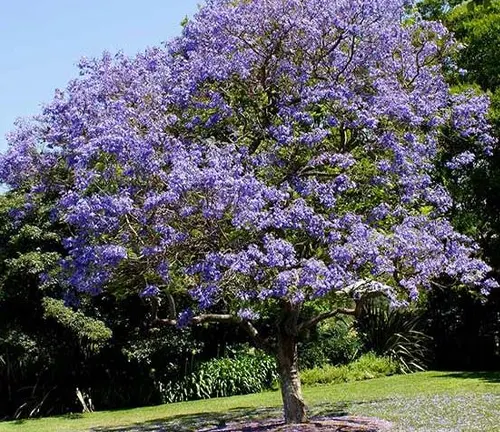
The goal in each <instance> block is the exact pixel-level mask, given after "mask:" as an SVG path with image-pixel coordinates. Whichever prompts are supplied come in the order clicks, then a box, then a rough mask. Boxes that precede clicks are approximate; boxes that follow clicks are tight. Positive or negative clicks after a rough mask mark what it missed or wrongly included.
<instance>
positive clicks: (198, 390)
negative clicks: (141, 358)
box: [162, 350, 277, 403]
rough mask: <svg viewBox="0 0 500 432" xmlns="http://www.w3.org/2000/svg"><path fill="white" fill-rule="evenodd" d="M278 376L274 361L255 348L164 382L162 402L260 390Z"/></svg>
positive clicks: (203, 364) (268, 386)
mask: <svg viewBox="0 0 500 432" xmlns="http://www.w3.org/2000/svg"><path fill="white" fill-rule="evenodd" d="M276 379H277V372H276V363H275V360H274V359H273V358H272V357H270V356H268V355H266V354H263V353H260V352H258V351H254V350H247V351H238V352H236V354H235V356H234V357H232V358H230V357H224V358H219V359H213V360H210V361H207V362H205V363H202V364H201V365H200V366H199V368H198V370H196V371H195V372H194V373H192V374H189V375H187V376H186V377H185V378H183V379H182V380H179V381H177V382H169V383H167V384H166V385H162V394H163V401H164V402H165V403H168V402H180V401H185V400H193V399H205V398H212V397H225V396H234V395H242V394H248V393H258V392H261V391H263V390H265V389H268V388H270V387H271V386H272V384H273V382H274V381H275V380H276Z"/></svg>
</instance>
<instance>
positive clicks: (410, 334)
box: [358, 303, 431, 373]
mask: <svg viewBox="0 0 500 432" xmlns="http://www.w3.org/2000/svg"><path fill="white" fill-rule="evenodd" d="M422 328H423V323H422V319H421V318H420V316H419V315H417V314H415V312H413V311H410V310H406V309H394V308H390V307H388V306H387V305H383V304H379V303H369V304H367V305H365V306H364V307H363V311H362V314H361V317H360V319H359V320H358V329H359V332H360V335H361V338H362V340H363V343H364V346H365V348H366V350H368V351H373V352H374V353H376V354H377V355H379V356H386V357H390V358H391V359H393V360H394V361H395V362H397V364H398V365H399V369H400V371H401V372H403V373H410V372H415V371H419V370H420V371H421V370H425V369H426V366H427V364H428V363H429V361H430V354H431V351H430V349H429V343H430V341H431V337H430V336H428V335H426V334H425V333H423V331H421V329H422Z"/></svg>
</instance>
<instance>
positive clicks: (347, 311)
mask: <svg viewBox="0 0 500 432" xmlns="http://www.w3.org/2000/svg"><path fill="white" fill-rule="evenodd" d="M339 314H340V315H352V316H355V314H356V310H355V309H344V308H339V309H335V310H333V311H330V312H325V313H322V314H319V315H316V316H315V317H314V318H311V319H310V320H308V321H304V322H303V323H301V324H299V331H300V330H304V329H309V328H311V327H314V326H316V325H318V324H319V323H320V322H321V321H324V320H326V319H328V318H333V317H334V316H337V315H339Z"/></svg>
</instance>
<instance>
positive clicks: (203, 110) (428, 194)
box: [0, 0, 496, 422]
mask: <svg viewBox="0 0 500 432" xmlns="http://www.w3.org/2000/svg"><path fill="white" fill-rule="evenodd" d="M409 6H410V4H409V2H407V1H405V0H390V1H387V0H375V1H373V0H370V1H368V0H357V1H347V0H336V1H331V0H286V1H282V0H279V1H278V0H276V1H275V0H253V1H236V2H235V1H228V0H210V1H208V2H207V5H206V6H204V7H203V8H201V9H200V11H199V12H198V13H197V14H196V16H195V17H194V18H193V19H192V20H190V21H189V22H187V23H186V24H185V26H184V29H183V33H182V35H181V36H180V37H178V38H177V39H175V40H173V41H171V42H170V43H168V44H167V46H166V48H154V49H150V50H148V51H146V52H144V53H142V54H139V55H137V56H136V57H134V58H128V57H125V56H123V55H117V56H114V57H112V56H110V55H108V54H106V55H104V56H103V57H102V58H101V59H94V60H83V61H82V62H81V64H80V73H81V77H80V78H78V79H76V80H74V81H72V82H71V83H70V84H69V86H68V88H67V89H66V90H65V91H64V92H58V93H57V94H56V97H55V98H54V100H53V101H52V102H51V103H50V104H48V105H47V106H46V107H45V108H44V110H43V112H42V114H41V115H40V116H38V117H37V118H36V119H34V120H33V121H31V122H25V123H21V124H20V125H19V127H18V128H17V130H16V131H15V132H14V133H13V134H12V135H11V137H10V142H11V150H10V151H9V152H8V153H7V154H6V155H4V156H2V158H1V160H0V178H1V179H2V181H4V182H7V183H8V184H10V185H11V187H13V188H17V189H22V190H24V191H26V193H27V196H28V197H29V198H30V202H31V204H30V205H31V206H33V205H35V206H36V204H37V200H40V196H43V194H47V193H49V194H52V195H54V196H56V197H57V198H56V201H57V204H56V205H55V207H54V209H53V215H52V216H53V218H56V219H58V220H60V221H62V222H64V223H66V224H67V225H68V226H69V227H70V230H71V235H70V236H69V237H68V238H66V239H65V242H64V244H65V247H66V249H67V251H68V257H67V258H66V259H65V260H64V261H63V263H62V268H61V271H60V273H59V274H57V275H52V276H53V277H56V278H58V280H60V281H62V282H63V283H64V284H65V285H66V287H67V289H68V292H69V293H70V292H73V291H77V292H78V291H79V292H84V293H91V294H97V293H99V292H101V291H102V290H103V289H106V290H112V291H114V292H119V291H121V290H129V291H130V290H136V291H137V292H138V293H140V295H141V296H143V297H151V299H152V300H151V301H152V303H153V304H155V305H156V306H158V300H157V299H158V298H160V299H161V298H166V299H167V302H166V304H168V306H169V307H168V316H167V318H165V319H160V318H158V319H157V322H159V323H162V322H163V323H167V324H175V325H179V326H181V325H185V324H188V323H190V322H194V323H199V322H205V321H230V322H235V323H238V324H240V325H242V326H243V327H244V328H245V329H246V330H247V331H248V332H249V333H250V334H251V335H252V337H253V338H254V339H255V341H256V343H257V344H258V345H260V346H261V347H264V348H266V349H269V350H271V351H273V352H274V353H275V354H276V355H277V358H278V364H279V367H280V374H281V378H282V392H283V398H284V401H285V418H286V420H287V421H288V422H297V421H303V420H305V418H306V417H305V411H304V409H303V402H302V398H301V395H300V383H297V380H296V337H297V334H298V333H299V332H300V331H301V330H303V329H305V328H307V327H311V326H314V325H315V324H317V323H318V322H319V321H320V320H322V319H325V318H327V317H329V316H332V315H333V314H336V313H339V312H348V313H354V312H353V311H350V310H349V311H348V310H345V309H342V308H340V309H330V310H328V311H327V312H325V313H322V314H318V315H316V316H312V317H311V316H304V315H301V311H302V309H303V306H304V305H305V304H306V303H307V302H313V303H314V302H317V301H320V299H327V300H328V301H330V300H331V301H335V299H339V298H340V299H344V298H348V299H350V298H358V297H359V296H360V295H362V293H363V292H366V291H382V292H384V293H385V294H386V295H387V296H388V297H389V298H390V299H391V301H392V302H393V303H394V304H404V303H405V302H407V301H410V300H413V299H415V298H416V297H417V296H418V292H419V290H420V289H422V288H431V286H432V282H433V280H434V279H435V278H437V277H440V276H442V275H447V276H448V277H450V278H452V279H453V280H455V281H456V282H457V283H461V284H468V285H472V286H476V287H478V288H480V289H482V290H483V291H487V290H488V289H489V288H491V287H493V286H496V282H495V281H493V280H492V279H488V272H489V270H490V269H489V267H488V266H487V265H486V264H485V263H484V262H482V261H481V260H479V259H477V258H476V254H477V246H476V245H475V244H474V243H473V241H472V240H470V239H469V238H467V237H466V236H464V235H461V234H459V233H457V232H455V231H454V229H453V228H452V225H451V224H450V222H449V221H448V220H447V219H446V214H447V212H448V210H449V209H450V207H451V206H452V204H453V203H452V199H451V197H450V195H449V194H448V192H447V191H446V189H445V188H444V187H443V186H442V185H441V184H439V183H438V182H436V172H435V165H434V162H436V160H438V158H439V156H440V146H439V144H440V136H441V134H442V131H443V130H444V129H446V128H452V130H453V133H454V134H456V136H458V137H461V138H462V139H464V140H467V141H468V142H471V143H472V144H473V145H471V147H470V148H468V149H466V150H464V151H462V152H460V153H458V154H456V155H454V157H453V159H451V160H450V161H448V162H447V167H448V168H449V169H460V168H461V167H463V166H467V165H470V164H471V163H473V162H474V160H476V158H478V157H482V155H487V154H490V153H491V152H492V148H493V145H494V140H493V138H492V137H491V135H490V128H489V126H488V123H487V120H486V114H487V111H488V100H487V98H486V97H484V96H481V95H476V94H474V93H471V92H469V93H456V92H452V91H451V90H450V88H449V86H448V84H447V83H446V81H445V78H444V72H445V71H447V70H448V69H449V68H453V64H451V63H450V56H451V54H452V53H453V51H454V50H455V44H454V42H453V39H452V38H451V37H450V35H449V34H448V32H447V31H446V29H445V28H444V27H443V26H442V25H441V24H439V23H436V22H431V21H426V20H423V19H421V17H419V16H418V15H412V14H411V12H410V11H409ZM29 211H30V206H28V207H26V208H24V209H21V210H20V213H23V212H29ZM20 216H22V215H20ZM179 295H180V296H186V295H189V296H190V297H191V299H192V300H193V306H192V307H191V308H188V309H185V310H182V311H179V312H180V313H179V314H177V311H176V308H175V305H174V302H173V299H174V297H176V296H179ZM157 309H158V308H157ZM160 312H161V311H160ZM259 318H263V319H269V318H272V319H273V320H274V322H275V323H276V331H274V332H271V335H270V337H269V338H266V336H269V335H262V334H260V333H259V330H258V328H257V325H256V324H255V323H257V322H258V321H259ZM274 342H276V343H274Z"/></svg>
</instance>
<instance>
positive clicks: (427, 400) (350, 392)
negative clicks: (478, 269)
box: [0, 372, 500, 432]
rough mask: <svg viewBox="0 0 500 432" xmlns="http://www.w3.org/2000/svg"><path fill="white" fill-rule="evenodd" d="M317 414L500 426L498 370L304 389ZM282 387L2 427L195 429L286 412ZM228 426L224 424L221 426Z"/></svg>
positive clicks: (423, 426) (454, 429) (425, 431)
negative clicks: (282, 400)
mask: <svg viewBox="0 0 500 432" xmlns="http://www.w3.org/2000/svg"><path fill="white" fill-rule="evenodd" d="M304 393H305V397H306V400H307V402H308V404H309V406H310V408H311V412H312V413H313V414H315V415H331V414H333V415H343V414H356V415H371V416H377V417H380V418H383V419H387V420H390V421H392V422H394V425H395V428H394V431H396V432H398V431H401V432H403V431H412V432H417V431H418V432H437V431H439V432H444V431H449V432H460V431H463V432H472V431H482V432H494V431H500V373H446V372H424V373H416V374H412V375H398V376H391V377H385V378H377V379H373V380H368V381H360V382H351V383H344V384H334V385H324V386H316V387H306V388H305V389H304ZM280 405H281V399H280V395H279V393H278V392H265V393H259V394H253V395H247V396H234V397H230V398H220V399H211V400H202V401H194V402H183V403H176V404H169V405H161V406H156V407H147V408H137V409H131V410H121V411H103V412H97V413H93V414H85V415H74V416H66V417H53V418H44V419H39V420H29V421H24V422H7V423H0V432H70V431H71V432H76V431H96V432H97V431H99V432H110V431H114V432H115V431H127V432H145V431H148V432H153V431H155V432H160V431H178V432H182V431H192V430H196V429H197V428H199V427H208V426H213V427H214V428H216V427H217V426H218V425H221V424H223V423H224V422H225V421H230V420H237V419H247V418H261V417H266V416H277V415H280ZM221 430H223V429H221Z"/></svg>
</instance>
